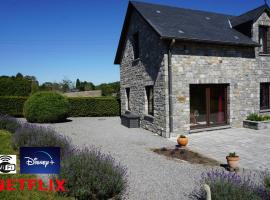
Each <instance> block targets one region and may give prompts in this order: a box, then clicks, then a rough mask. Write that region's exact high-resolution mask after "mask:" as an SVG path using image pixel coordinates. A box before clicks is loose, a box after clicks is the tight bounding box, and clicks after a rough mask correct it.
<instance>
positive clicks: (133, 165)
mask: <svg viewBox="0 0 270 200" xmlns="http://www.w3.org/2000/svg"><path fill="white" fill-rule="evenodd" d="M71 120H72V121H71V122H66V123H60V124H51V125H50V126H52V127H54V128H55V130H57V131H58V132H61V133H63V134H65V135H68V136H70V137H71V139H72V141H73V142H74V144H75V145H78V146H80V147H82V146H90V145H95V146H96V147H100V148H101V150H102V151H103V152H106V153H108V152H109V153H111V155H112V156H114V157H115V158H116V159H117V160H119V161H120V162H121V163H122V164H123V165H125V166H126V167H127V168H128V180H129V189H128V192H127V198H128V199H138V200H143V199H147V200H151V199H153V200H159V199H160V200H166V199H168V200H174V199H177V200H184V199H188V197H187V195H188V194H189V193H190V192H191V191H192V190H193V188H194V186H195V180H196V179H197V180H198V178H199V177H200V174H201V172H202V171H204V170H205V169H206V167H204V166H202V165H191V164H189V163H186V162H182V161H176V160H169V159H167V158H166V157H163V156H160V155H157V154H155V153H153V152H152V151H151V148H155V147H165V146H166V147H168V146H172V147H173V146H174V145H175V143H174V142H172V141H169V140H167V139H164V138H162V137H160V136H156V135H154V134H153V133H151V132H149V131H146V130H143V129H128V128H126V127H123V126H121V125H120V119H119V118H118V117H109V118H71Z"/></svg>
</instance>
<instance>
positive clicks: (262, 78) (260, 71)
mask: <svg viewBox="0 0 270 200" xmlns="http://www.w3.org/2000/svg"><path fill="white" fill-rule="evenodd" d="M260 25H263V26H269V29H270V18H269V16H268V14H266V13H263V14H262V15H261V16H260V17H259V18H258V20H257V21H256V22H255V23H254V24H253V30H252V33H253V35H252V39H253V41H255V42H258V43H259V26H260ZM260 52H261V47H258V48H256V60H257V64H258V65H257V70H256V73H257V79H256V80H257V83H264V82H270V55H263V54H260ZM264 113H266V114H270V112H268V113H267V112H264Z"/></svg>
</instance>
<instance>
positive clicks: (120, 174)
mask: <svg viewBox="0 0 270 200" xmlns="http://www.w3.org/2000/svg"><path fill="white" fill-rule="evenodd" d="M59 178H60V179H65V180H66V189H67V192H66V193H65V194H63V195H68V196H73V197H75V198H76V199H79V200H84V199H110V198H114V199H117V198H120V197H121V195H122V194H123V193H124V191H125V189H126V187H127V179H126V168H124V167H122V166H121V165H120V164H119V163H117V162H116V161H115V160H114V158H112V157H111V156H110V155H106V154H103V153H101V152H100V151H99V150H98V149H96V148H94V147H92V148H84V149H82V150H76V152H74V154H72V155H70V156H68V157H66V158H65V159H64V160H63V163H62V167H61V173H60V175H59Z"/></svg>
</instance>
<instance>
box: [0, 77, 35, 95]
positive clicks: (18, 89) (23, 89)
mask: <svg viewBox="0 0 270 200" xmlns="http://www.w3.org/2000/svg"><path fill="white" fill-rule="evenodd" d="M31 84H32V81H31V80H28V79H26V78H22V77H0V88H1V90H0V96H29V95H30V93H31Z"/></svg>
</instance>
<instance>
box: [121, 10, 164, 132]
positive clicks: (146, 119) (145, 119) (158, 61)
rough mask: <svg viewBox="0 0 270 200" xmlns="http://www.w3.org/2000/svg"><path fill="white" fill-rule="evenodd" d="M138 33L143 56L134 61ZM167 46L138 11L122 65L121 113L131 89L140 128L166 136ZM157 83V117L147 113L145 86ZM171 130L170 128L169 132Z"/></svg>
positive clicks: (132, 101) (155, 105)
mask: <svg viewBox="0 0 270 200" xmlns="http://www.w3.org/2000/svg"><path fill="white" fill-rule="evenodd" d="M137 32H138V33H139V47H140V58H139V59H136V60H134V53H133V34H134V33H137ZM165 51H166V48H165V45H164V44H163V43H162V41H161V40H160V39H159V37H158V35H157V34H156V33H155V32H154V31H153V29H152V28H151V27H150V26H149V25H148V24H146V22H145V21H144V20H143V19H142V18H141V17H140V16H139V14H138V13H137V12H136V11H135V12H133V13H132V16H131V19H130V26H129V29H128V32H127V38H126V43H125V48H124V51H123V52H124V53H123V57H122V60H121V65H120V84H121V112H122V113H124V112H125V111H126V110H127V97H126V91H125V89H126V88H130V109H131V110H130V111H131V112H132V113H135V114H138V115H140V118H141V127H143V128H145V129H148V130H150V131H153V132H156V133H158V134H160V135H163V136H165V135H164V134H166V127H167V126H166V123H168V122H167V120H166V103H165V102H166V96H167V95H166V90H167V85H165V79H166V78H165V76H166V74H167V72H166V68H164V61H165V58H164V54H165ZM148 85H153V86H154V116H153V117H152V116H148V115H147V113H146V109H145V106H146V92H145V86H148ZM167 132H168V131H167Z"/></svg>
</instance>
